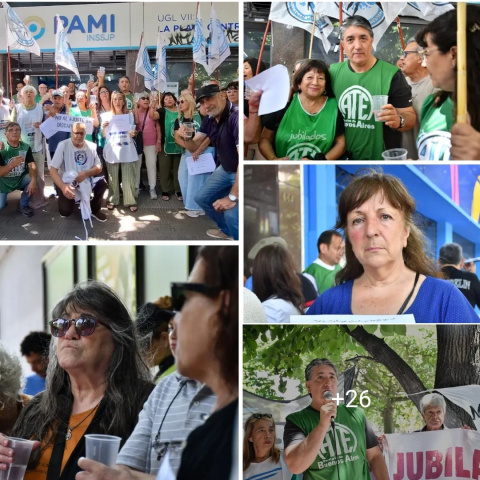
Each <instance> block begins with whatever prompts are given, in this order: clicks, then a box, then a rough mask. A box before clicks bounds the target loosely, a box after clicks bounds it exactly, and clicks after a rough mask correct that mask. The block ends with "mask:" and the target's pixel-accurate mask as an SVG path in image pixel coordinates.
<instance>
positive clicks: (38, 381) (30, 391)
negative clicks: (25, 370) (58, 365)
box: [23, 373, 45, 395]
mask: <svg viewBox="0 0 480 480" xmlns="http://www.w3.org/2000/svg"><path fill="white" fill-rule="evenodd" d="M44 390H45V379H44V378H42V377H40V376H39V375H37V374H36V373H34V374H33V375H30V376H29V377H27V378H26V382H25V388H24V389H23V393H25V394H26V395H36V394H37V393H40V392H43V391H44Z"/></svg>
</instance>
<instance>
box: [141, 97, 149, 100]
mask: <svg viewBox="0 0 480 480" xmlns="http://www.w3.org/2000/svg"><path fill="white" fill-rule="evenodd" d="M140 100H150V98H148V97H140Z"/></svg>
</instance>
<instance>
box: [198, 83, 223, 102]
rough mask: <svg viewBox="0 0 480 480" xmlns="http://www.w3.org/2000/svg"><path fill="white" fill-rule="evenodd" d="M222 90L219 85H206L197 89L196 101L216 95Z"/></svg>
mask: <svg viewBox="0 0 480 480" xmlns="http://www.w3.org/2000/svg"><path fill="white" fill-rule="evenodd" d="M219 92H220V87H219V86H218V85H205V86H203V87H201V88H199V89H198V90H197V95H196V101H197V102H198V101H200V100H201V99H202V98H209V97H213V96H215V95H216V94H217V93H219Z"/></svg>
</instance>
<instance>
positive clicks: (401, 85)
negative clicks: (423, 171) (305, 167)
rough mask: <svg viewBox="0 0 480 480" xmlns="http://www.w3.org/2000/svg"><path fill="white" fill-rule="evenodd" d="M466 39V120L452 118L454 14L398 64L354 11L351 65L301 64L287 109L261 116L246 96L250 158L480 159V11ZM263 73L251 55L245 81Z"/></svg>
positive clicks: (348, 34) (424, 31)
mask: <svg viewBox="0 0 480 480" xmlns="http://www.w3.org/2000/svg"><path fill="white" fill-rule="evenodd" d="M465 33H466V43H467V69H466V76H467V92H466V93H467V112H468V120H467V123H464V124H462V123H456V122H455V117H456V111H457V86H456V82H457V12H456V10H455V9H452V10H450V11H448V12H446V13H443V14H442V15H440V16H438V17H437V18H435V19H434V20H433V21H431V22H430V23H428V24H427V25H425V26H424V27H423V28H421V30H420V31H419V32H418V33H417V35H416V36H415V38H411V39H409V40H408V41H407V45H406V47H405V49H404V51H403V52H402V55H401V58H400V60H399V61H398V62H397V66H395V65H391V64H389V63H387V62H385V61H383V60H380V59H378V58H376V56H374V54H373V53H372V50H373V43H374V32H373V28H372V26H371V24H370V22H369V21H368V20H367V19H366V18H365V17H363V16H360V15H354V16H351V17H348V18H347V19H346V20H344V21H343V23H342V24H341V25H340V41H341V44H342V46H343V49H344V52H345V55H346V57H347V61H345V62H340V63H333V64H332V65H330V66H328V65H327V64H326V63H325V62H323V61H322V60H318V59H307V60H299V61H298V62H297V64H296V65H295V69H294V73H293V79H292V93H291V95H290V98H289V100H288V103H287V105H286V107H285V108H283V109H282V110H280V111H277V112H274V113H271V114H267V115H263V116H262V117H261V118H260V117H258V101H259V99H258V98H257V96H256V95H252V97H250V98H248V97H249V92H248V88H246V92H247V95H246V100H245V115H246V117H247V118H246V120H245V141H246V142H247V145H246V146H245V158H246V159H249V160H251V159H257V160H258V159H260V160H261V159H266V160H383V159H395V158H396V159H398V160H403V159H404V160H406V159H412V160H478V159H480V120H479V115H478V106H477V105H478V101H479V100H480V92H479V89H478V82H477V81H476V79H475V72H477V71H478V69H479V68H480V7H479V6H478V5H468V6H467V26H466V32H465ZM264 69H265V65H264V64H263V62H260V63H259V61H258V60H257V59H255V58H247V59H246V60H245V63H244V80H248V79H249V78H251V77H252V76H253V75H255V74H256V73H259V72H262V71H263V70H264ZM375 96H383V99H382V102H381V103H382V105H381V106H379V107H374V105H373V100H374V97H375ZM378 108H380V110H378ZM402 147H403V150H402ZM392 150H395V152H392ZM399 150H400V151H399ZM392 154H393V155H397V157H391V155H392Z"/></svg>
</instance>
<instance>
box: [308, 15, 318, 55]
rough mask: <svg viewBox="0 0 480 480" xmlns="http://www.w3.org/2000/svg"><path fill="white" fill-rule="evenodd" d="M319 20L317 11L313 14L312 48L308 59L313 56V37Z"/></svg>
mask: <svg viewBox="0 0 480 480" xmlns="http://www.w3.org/2000/svg"><path fill="white" fill-rule="evenodd" d="M316 22H317V12H315V13H314V14H313V23H312V35H311V36H310V50H309V52H308V59H309V60H310V59H311V58H312V48H313V37H314V36H315V23H316Z"/></svg>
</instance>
